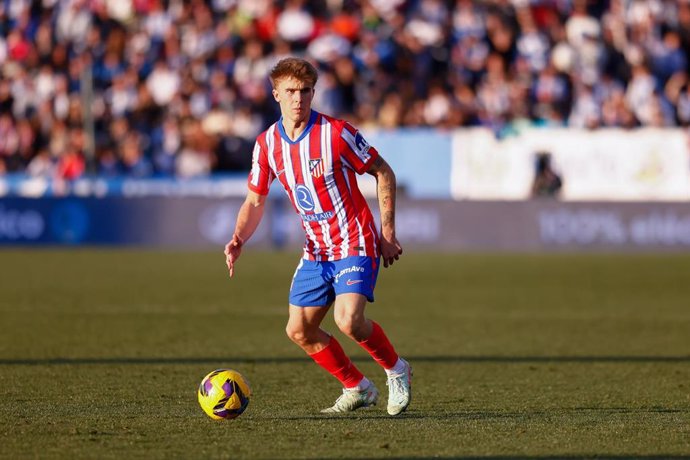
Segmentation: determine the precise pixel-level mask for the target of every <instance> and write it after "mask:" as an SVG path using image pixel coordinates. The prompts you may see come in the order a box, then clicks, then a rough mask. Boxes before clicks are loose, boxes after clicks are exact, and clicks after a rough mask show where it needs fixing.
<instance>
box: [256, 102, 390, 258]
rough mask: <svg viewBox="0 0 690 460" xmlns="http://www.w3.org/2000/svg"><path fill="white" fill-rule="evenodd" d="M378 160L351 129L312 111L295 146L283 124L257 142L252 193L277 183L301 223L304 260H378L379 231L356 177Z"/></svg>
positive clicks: (375, 152)
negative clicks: (364, 257)
mask: <svg viewBox="0 0 690 460" xmlns="http://www.w3.org/2000/svg"><path fill="white" fill-rule="evenodd" d="M377 156H378V152H377V151H376V149H374V148H373V147H370V146H369V144H368V143H367V142H366V141H365V140H364V138H363V137H362V135H361V134H360V133H359V131H357V130H356V129H355V128H354V127H353V126H352V125H350V124H349V123H347V122H345V121H343V120H338V119H335V118H332V117H329V116H327V115H323V114H320V113H318V112H316V111H314V110H312V112H311V116H310V118H309V123H308V125H307V127H306V129H305V130H304V132H303V133H302V135H301V136H300V137H299V138H298V139H297V140H295V141H292V140H291V139H290V138H289V137H288V136H287V135H286V134H285V131H284V129H283V125H282V122H281V120H278V121H277V122H276V123H274V124H273V125H271V126H270V127H269V128H268V129H267V130H266V131H264V132H263V133H261V134H260V135H259V136H258V137H257V139H256V144H255V145H254V153H253V160H252V170H251V172H250V173H249V189H250V190H252V191H253V192H256V193H258V194H260V195H266V194H268V189H269V186H270V185H271V182H272V181H273V179H275V178H278V180H279V181H280V183H281V184H282V185H283V187H284V188H285V191H286V193H287V195H288V197H289V198H290V201H291V202H292V205H293V206H294V208H295V211H297V214H299V216H300V217H301V219H302V227H303V228H304V231H305V233H306V237H307V238H306V243H305V245H304V258H305V259H309V260H319V261H326V260H339V259H343V258H345V257H349V256H370V257H378V255H379V248H378V233H377V231H376V225H375V223H374V218H373V216H372V214H371V210H370V209H369V206H368V205H367V202H366V200H365V199H364V197H363V196H362V193H361V192H360V190H359V187H358V186H357V178H356V175H355V174H363V173H364V172H366V171H367V169H369V166H370V165H371V164H372V162H373V161H374V160H375V159H376V157H377Z"/></svg>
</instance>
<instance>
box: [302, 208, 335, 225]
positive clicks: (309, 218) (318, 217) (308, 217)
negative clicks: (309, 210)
mask: <svg viewBox="0 0 690 460" xmlns="http://www.w3.org/2000/svg"><path fill="white" fill-rule="evenodd" d="M334 215H335V213H334V212H333V211H326V212H317V213H315V214H300V216H301V217H302V220H303V221H305V222H319V221H322V220H328V219H330V218H331V217H333V216H334Z"/></svg>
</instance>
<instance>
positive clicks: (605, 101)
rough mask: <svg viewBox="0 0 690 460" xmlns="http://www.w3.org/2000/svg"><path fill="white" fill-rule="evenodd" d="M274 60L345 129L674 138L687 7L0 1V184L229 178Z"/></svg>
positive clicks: (623, 2)
mask: <svg viewBox="0 0 690 460" xmlns="http://www.w3.org/2000/svg"><path fill="white" fill-rule="evenodd" d="M291 54H293V55H298V56H304V57H307V58H309V59H311V60H312V61H313V62H315V63H316V64H317V65H318V67H319V70H320V72H321V79H320V81H319V83H318V84H317V93H316V97H315V102H314V104H315V107H316V108H317V109H319V110H322V111H324V112H326V113H329V114H332V115H335V116H338V117H343V118H346V119H349V120H351V121H353V122H354V123H355V124H357V125H358V126H360V127H363V128H368V127H378V128H382V129H392V128H398V127H436V128H439V129H450V128H455V127H463V126H487V127H490V128H491V129H493V130H494V131H495V133H496V134H497V135H498V136H503V135H509V134H510V133H511V132H514V131H515V130H519V129H520V127H521V126H525V125H534V124H536V125H568V126H573V127H583V128H589V129H596V128H598V127H625V128H633V127H637V126H688V125H690V83H689V82H688V59H689V58H690V1H688V0H679V1H676V0H645V1H639V0H609V1H587V0H483V1H479V0H359V1H355V0H283V1H269V0H191V1H183V0H4V1H2V2H0V72H1V75H2V77H1V79H0V174H5V173H8V172H27V173H29V174H31V175H38V176H58V177H62V178H66V179H73V178H76V177H79V176H81V175H82V174H85V173H98V174H100V175H102V176H105V177H108V176H117V175H121V174H125V175H128V176H130V177H131V176H134V177H150V176H154V175H159V176H180V177H191V176H198V175H206V174H209V173H210V172H213V171H232V170H246V169H248V167H249V162H250V155H249V153H250V152H251V149H252V144H253V140H254V138H255V136H256V135H257V134H258V133H259V132H260V131H261V130H263V129H264V128H265V127H267V126H268V124H270V123H272V122H273V121H274V120H275V119H276V118H277V117H278V116H279V112H278V107H277V104H275V102H274V101H273V99H272V96H271V88H270V85H269V82H268V81H267V78H266V76H267V73H268V71H269V69H270V68H271V67H272V65H273V64H274V63H275V62H277V60H278V59H280V58H282V57H284V56H287V55H291Z"/></svg>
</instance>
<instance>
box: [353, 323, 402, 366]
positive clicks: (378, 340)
mask: <svg viewBox="0 0 690 460" xmlns="http://www.w3.org/2000/svg"><path fill="white" fill-rule="evenodd" d="M371 324H372V326H373V330H372V331H371V335H370V336H369V338H368V339H366V340H363V341H361V342H358V343H359V344H360V345H361V346H362V348H364V349H365V350H366V351H367V352H369V354H370V355H371V357H372V358H374V360H376V362H377V363H379V364H380V365H381V366H382V367H383V368H384V369H390V368H392V367H393V366H395V363H396V362H398V354H397V353H396V352H395V349H394V348H393V345H391V343H390V341H389V340H388V337H386V334H385V332H383V329H381V326H379V325H378V324H377V323H375V322H374V321H372V322H371Z"/></svg>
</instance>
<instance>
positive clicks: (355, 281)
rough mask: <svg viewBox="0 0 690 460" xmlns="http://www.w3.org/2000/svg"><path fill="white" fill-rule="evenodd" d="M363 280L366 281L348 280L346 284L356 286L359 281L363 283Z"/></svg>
mask: <svg viewBox="0 0 690 460" xmlns="http://www.w3.org/2000/svg"><path fill="white" fill-rule="evenodd" d="M363 282H364V280H347V283H345V284H347V285H348V286H354V285H355V284H357V283H363Z"/></svg>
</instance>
